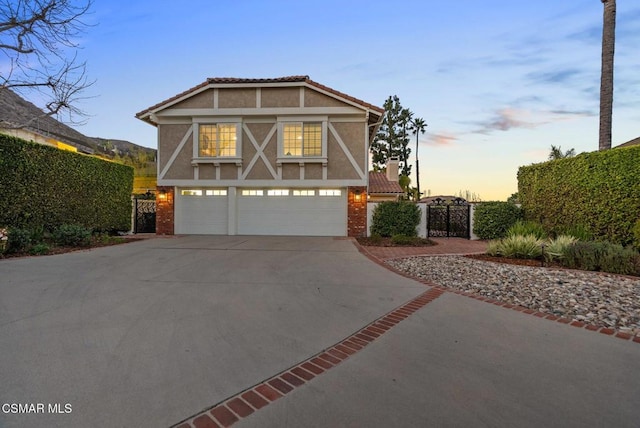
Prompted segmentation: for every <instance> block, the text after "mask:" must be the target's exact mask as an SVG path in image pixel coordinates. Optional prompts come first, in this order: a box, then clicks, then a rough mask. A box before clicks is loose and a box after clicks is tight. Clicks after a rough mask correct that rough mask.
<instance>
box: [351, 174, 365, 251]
mask: <svg viewBox="0 0 640 428" xmlns="http://www.w3.org/2000/svg"><path fill="white" fill-rule="evenodd" d="M347 193H348V195H347V198H348V199H347V204H348V206H347V236H351V237H354V238H359V237H363V236H367V188H366V187H359V186H354V187H349V188H348V189H347Z"/></svg>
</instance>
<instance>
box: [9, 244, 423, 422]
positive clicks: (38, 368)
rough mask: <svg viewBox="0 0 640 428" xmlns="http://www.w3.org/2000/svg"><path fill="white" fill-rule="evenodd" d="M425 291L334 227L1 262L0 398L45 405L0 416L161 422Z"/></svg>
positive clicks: (329, 341)
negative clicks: (309, 233) (327, 233)
mask: <svg viewBox="0 0 640 428" xmlns="http://www.w3.org/2000/svg"><path fill="white" fill-rule="evenodd" d="M424 291H425V287H424V286H423V285H421V284H418V283H416V282H413V281H411V280H409V279H404V278H400V277H398V276H396V275H394V274H393V273H391V272H389V271H387V270H385V269H384V268H382V267H379V266H377V265H375V264H374V263H372V262H371V261H369V260H368V259H367V258H365V257H364V256H362V255H361V254H360V253H359V252H358V251H357V249H356V248H355V247H354V246H353V244H352V243H351V242H350V241H349V240H340V239H333V238H302V237H300V238H291V237H286V238H284V237H283V238H278V237H204V236H200V237H198V236H192V237H180V238H169V239H150V240H146V241H142V242H136V243H130V244H126V245H120V246H114V247H108V248H101V249H95V250H91V251H82V252H76V253H70V254H65V255H59V256H48V257H34V258H25V259H15V260H11V259H8V260H2V261H0V347H1V349H2V351H1V352H0V373H1V376H0V378H1V379H2V380H1V382H0V404H5V403H8V404H16V403H33V404H37V403H42V404H45V407H47V408H46V409H45V410H46V411H45V412H44V413H35V414H14V413H8V414H7V413H6V412H4V411H2V409H0V426H2V427H34V426H48V427H88V426H92V427H103V426H104V427H134V426H135V427H138V426H141V427H146V426H148V427H166V426H170V425H172V424H175V423H177V422H179V421H181V420H183V419H184V418H186V417H188V416H189V415H192V414H195V413H197V412H199V411H200V410H202V409H204V408H206V407H209V406H211V405H212V404H215V403H216V402H218V401H220V400H223V399H224V398H226V397H228V396H230V395H232V394H235V393H237V392H239V391H241V390H244V389H246V388H248V387H250V386H251V385H254V384H255V383H257V382H259V381H261V380H263V379H265V378H267V377H269V376H271V375H272V374H274V373H278V372H280V371H282V370H284V369H286V368H288V367H290V366H292V365H294V364H295V363H297V362H299V361H301V360H304V359H306V358H308V357H309V356H310V355H313V354H315V353H317V352H318V351H319V350H321V349H323V348H326V347H329V346H331V345H333V344H334V343H336V342H338V341H340V340H341V339H343V338H344V337H346V336H348V335H350V334H351V333H352V332H354V331H356V330H358V329H359V328H361V327H362V326H363V325H365V324H367V323H369V322H371V321H372V320H374V319H375V318H377V317H379V316H380V315H382V314H384V313H386V312H388V311H390V310H392V309H393V308H395V307H397V306H398V305H400V304H402V303H403V302H405V301H407V300H409V299H411V298H413V297H415V296H417V295H418V294H420V293H423V292H424ZM49 404H61V406H59V407H61V410H62V411H64V410H65V405H68V406H67V408H69V407H70V408H71V412H70V413H63V414H60V413H56V414H52V413H49V409H48V405H49ZM4 410H9V411H11V409H10V408H6V407H5V409H4ZM36 410H37V408H36Z"/></svg>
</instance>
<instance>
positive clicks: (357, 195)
mask: <svg viewBox="0 0 640 428" xmlns="http://www.w3.org/2000/svg"><path fill="white" fill-rule="evenodd" d="M353 200H354V201H356V202H360V201H362V192H360V190H356V191H355V192H353Z"/></svg>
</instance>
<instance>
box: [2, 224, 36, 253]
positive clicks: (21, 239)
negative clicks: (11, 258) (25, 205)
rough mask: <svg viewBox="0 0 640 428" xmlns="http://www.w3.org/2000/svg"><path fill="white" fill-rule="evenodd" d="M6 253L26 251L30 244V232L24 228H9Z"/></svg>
mask: <svg viewBox="0 0 640 428" xmlns="http://www.w3.org/2000/svg"><path fill="white" fill-rule="evenodd" d="M8 237H9V239H8V241H7V250H6V251H7V253H21V252H23V251H27V250H28V249H29V246H30V245H31V232H30V231H28V230H26V229H18V228H15V227H12V228H9V234H8Z"/></svg>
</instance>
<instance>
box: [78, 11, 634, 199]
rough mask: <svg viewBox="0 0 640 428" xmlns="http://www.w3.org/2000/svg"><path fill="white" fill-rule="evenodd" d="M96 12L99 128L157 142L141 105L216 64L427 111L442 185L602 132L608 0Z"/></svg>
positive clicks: (592, 139) (92, 19) (622, 47)
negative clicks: (393, 99) (302, 79)
mask: <svg viewBox="0 0 640 428" xmlns="http://www.w3.org/2000/svg"><path fill="white" fill-rule="evenodd" d="M617 6H618V7H617V9H618V14H617V33H616V37H617V38H616V59H615V61H616V63H615V79H616V80H615V85H616V86H615V94H614V118H613V145H614V146H615V145H617V144H621V143H623V142H625V141H628V140H630V139H632V138H635V137H638V136H640V126H638V124H639V123H640V108H638V107H639V104H640V72H638V71H639V70H640V55H639V54H638V49H639V48H640V4H638V2H637V1H635V0H634V1H632V0H620V1H619V2H618V5H617ZM87 21H88V22H89V23H91V24H93V26H91V27H90V28H88V30H87V32H86V34H85V35H84V36H83V38H82V39H81V40H79V43H80V45H81V46H82V50H81V51H80V53H79V57H80V58H81V59H83V60H86V61H87V63H88V74H89V76H90V78H93V79H96V83H95V85H94V86H93V87H91V88H90V89H89V90H88V92H87V95H90V96H92V98H89V99H87V100H85V101H83V102H82V103H81V105H80V107H81V108H82V109H84V110H85V111H86V112H87V113H88V114H90V115H91V117H90V118H89V120H88V123H87V124H85V125H83V126H81V127H78V129H79V130H80V131H81V132H83V133H84V134H86V135H90V136H100V137H105V138H117V139H125V140H130V141H132V142H135V143H137V144H141V145H144V146H148V147H156V133H155V128H153V127H152V126H150V125H147V124H145V123H143V122H141V121H139V120H137V119H135V118H134V115H135V113H136V112H138V111H141V110H143V109H145V108H147V107H149V106H151V105H153V104H155V103H157V102H159V101H162V100H164V99H166V98H169V97H171V96H173V95H175V94H177V93H179V92H182V91H183V90H185V89H188V88H190V87H192V86H194V85H196V84H199V83H201V82H203V81H204V80H205V79H206V78H207V77H280V76H289V75H300V74H303V75H309V76H310V77H311V79H313V80H315V81H317V82H319V83H322V84H324V85H327V86H329V87H332V88H334V89H337V90H339V91H342V92H345V93H347V94H349V95H352V96H355V97H357V98H360V99H363V100H365V101H367V102H370V103H373V104H376V105H380V106H381V105H382V104H383V102H384V100H385V99H386V98H387V97H388V96H389V95H398V96H399V97H400V100H401V102H402V104H403V105H404V106H405V107H408V108H410V109H411V110H412V111H413V112H414V113H415V114H416V115H417V116H419V117H423V118H424V119H425V121H426V122H427V124H428V125H429V126H428V128H427V133H426V134H425V135H421V136H420V142H419V144H420V149H419V152H420V178H421V188H422V189H423V190H427V189H429V190H430V191H431V194H432V195H438V194H452V193H457V192H458V191H461V190H469V191H471V192H474V193H476V194H478V195H480V197H481V198H482V199H483V200H493V199H503V200H504V199H506V198H507V197H508V196H509V195H510V194H511V193H513V192H515V191H516V190H517V180H516V173H517V170H518V167H519V166H521V165H528V164H531V163H535V162H541V161H544V160H545V159H546V157H547V155H548V153H549V148H550V146H551V145H552V144H554V145H556V146H558V145H559V146H561V147H562V148H563V149H565V150H566V149H569V148H575V149H576V151H577V152H578V153H580V152H584V151H593V150H596V149H597V146H598V108H599V107H598V106H599V84H600V83H599V82H600V50H601V45H600V43H601V27H602V3H601V2H600V1H599V0H564V1H562V2H558V1H551V0H538V1H535V2H528V1H527V2H524V1H522V2H521V1H513V0H511V1H506V0H485V1H482V2H479V1H477V0H450V1H448V2H442V1H432V0H423V1H402V0H398V1H395V2H388V1H372V0H368V1H361V0H350V1H335V0H325V1H322V2H302V1H279V0H272V1H226V0H219V1H215V2H211V1H210V0H209V1H200V0H192V1H188V2H187V1H183V2H175V1H161V0H156V1H147V0H140V1H135V2H134V1H128V2H124V1H119V0H115V1H109V2H106V1H101V0H96V2H95V4H94V6H93V13H92V14H91V15H90V16H89V17H88V20H87ZM414 138H415V137H414ZM412 146H415V139H414V140H413V142H412ZM414 169H415V168H414ZM414 184H415V178H414Z"/></svg>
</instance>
